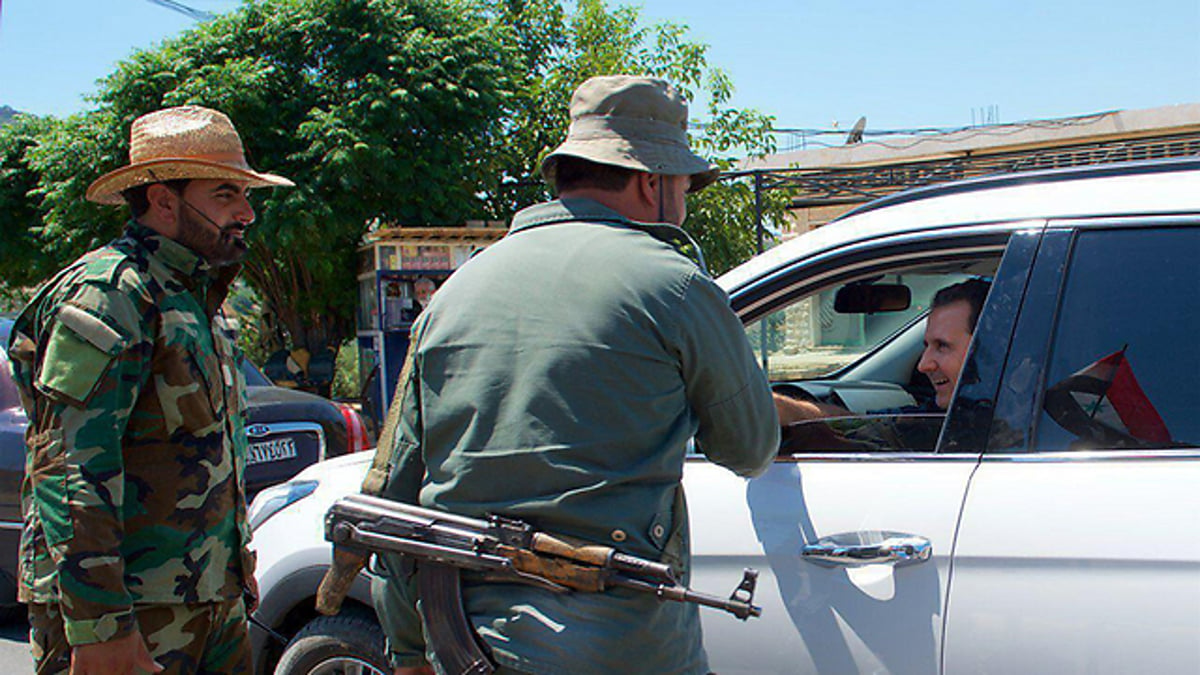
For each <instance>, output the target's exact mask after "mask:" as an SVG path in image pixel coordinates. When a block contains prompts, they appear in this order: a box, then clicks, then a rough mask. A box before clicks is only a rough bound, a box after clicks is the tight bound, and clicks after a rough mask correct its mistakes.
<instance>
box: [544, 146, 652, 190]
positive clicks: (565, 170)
mask: <svg viewBox="0 0 1200 675" xmlns="http://www.w3.org/2000/svg"><path fill="white" fill-rule="evenodd" d="M635 174H637V169H626V168H625V167H622V166H613V165H611V164H599V163H597V162H593V161H591V160H587V159H583V158H582V157H572V156H570V155H563V156H560V157H557V158H555V160H554V191H555V192H556V193H557V194H562V193H563V192H567V191H570V190H579V189H584V188H593V189H596V190H604V191H606V192H620V191H621V190H624V189H625V186H627V185H629V181H631V180H633V177H634V175H635Z"/></svg>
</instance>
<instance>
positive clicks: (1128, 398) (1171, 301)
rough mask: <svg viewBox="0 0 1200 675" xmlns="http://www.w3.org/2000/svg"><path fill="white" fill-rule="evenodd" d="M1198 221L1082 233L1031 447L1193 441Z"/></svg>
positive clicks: (1196, 425)
mask: <svg viewBox="0 0 1200 675" xmlns="http://www.w3.org/2000/svg"><path fill="white" fill-rule="evenodd" d="M1198 259H1200V228H1195V227H1186V228H1184V227H1179V228H1161V229H1136V230H1099V231H1090V232H1083V233H1081V234H1080V235H1079V237H1078V239H1077V240H1076V242H1075V247H1074V250H1073V252H1072V256H1071V261H1070V267H1069V268H1068V272H1067V280H1066V286H1065V288H1064V289H1063V294H1062V297H1063V300H1062V306H1061V311H1060V314H1059V319H1058V325H1057V327H1056V330H1055V337H1054V345H1053V350H1052V352H1051V359H1050V364H1049V371H1048V376H1047V379H1046V391H1045V394H1044V401H1043V406H1042V407H1043V412H1042V419H1041V421H1040V423H1039V425H1038V449H1039V450H1042V451H1047V450H1096V449H1120V448H1125V449H1129V448H1174V447H1195V446H1196V445H1197V444H1200V415H1197V414H1196V410H1197V408H1198V407H1200V392H1198V391H1197V389H1196V385H1197V382H1198V381H1200V348H1197V346H1196V344H1197V343H1196V336H1197V335H1200V312H1197V311H1196V310H1195V305H1196V298H1197V297H1200V265H1197V260H1198Z"/></svg>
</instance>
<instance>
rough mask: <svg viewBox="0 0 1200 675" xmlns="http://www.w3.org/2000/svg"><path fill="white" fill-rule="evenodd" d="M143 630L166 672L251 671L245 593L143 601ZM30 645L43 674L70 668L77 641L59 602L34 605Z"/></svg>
mask: <svg viewBox="0 0 1200 675" xmlns="http://www.w3.org/2000/svg"><path fill="white" fill-rule="evenodd" d="M134 615H135V617H136V619H137V624H138V630H140V631H141V633H142V638H143V639H145V640H146V646H147V647H148V648H149V650H150V655H151V656H152V657H154V660H155V661H157V662H158V663H159V664H161V665H162V666H163V675H199V674H201V673H212V674H213V675H217V674H220V675H235V674H241V673H247V674H248V673H249V672H250V669H251V665H250V639H249V635H248V633H247V629H246V607H245V605H244V604H243V603H242V600H241V599H240V598H239V599H237V600H229V601H226V602H205V603H196V604H180V605H137V606H135V607H134ZM29 645H30V648H31V649H32V650H33V663H34V668H35V670H36V672H37V675H50V674H51V673H55V674H57V673H66V672H68V671H69V670H70V668H71V646H70V645H68V644H67V636H66V633H65V631H64V629H63V621H62V615H61V614H60V613H59V610H58V605H50V604H31V605H29Z"/></svg>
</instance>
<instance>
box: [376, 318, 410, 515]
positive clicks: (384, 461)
mask: <svg viewBox="0 0 1200 675" xmlns="http://www.w3.org/2000/svg"><path fill="white" fill-rule="evenodd" d="M419 339H420V336H419V334H418V332H417V330H416V329H415V328H414V330H413V331H412V333H411V334H410V335H409V342H408V351H407V352H406V353H405V355H404V365H403V367H401V369H400V377H399V378H397V380H396V389H395V392H394V393H393V394H392V404H391V405H390V406H388V411H387V417H385V418H384V421H383V428H382V429H381V430H380V433H379V442H378V443H377V444H376V446H375V457H374V458H373V459H372V461H371V468H370V469H368V470H367V475H366V477H365V478H364V479H363V484H362V493H363V494H366V495H371V496H374V497H378V496H380V495H382V494H383V488H384V485H385V484H386V483H387V479H388V474H389V473H390V472H391V470H392V463H393V461H394V460H395V458H394V457H393V456H392V453H394V452H395V451H396V448H395V445H396V427H398V426H399V425H400V415H401V409H402V408H404V397H405V396H406V395H407V394H408V391H407V389H406V387H407V386H408V380H409V377H411V375H412V369H413V362H414V361H415V360H416V357H417V341H418V340H419ZM380 377H381V378H382V377H385V376H384V375H383V374H382V373H380Z"/></svg>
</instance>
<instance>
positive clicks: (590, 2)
mask: <svg viewBox="0 0 1200 675" xmlns="http://www.w3.org/2000/svg"><path fill="white" fill-rule="evenodd" d="M706 58H707V47H706V46H705V45H702V44H698V43H695V42H692V41H690V40H689V39H688V36H687V29H686V28H685V27H683V26H681V25H677V24H671V23H665V24H660V25H656V26H643V25H642V24H641V21H640V14H639V11H638V10H637V9H635V8H632V7H624V6H619V7H616V8H615V9H610V8H609V7H608V6H607V5H606V4H605V3H604V2H603V0H579V1H578V2H576V3H575V4H574V6H573V8H572V9H571V10H570V11H567V10H566V9H565V8H564V6H563V4H562V3H561V0H248V1H247V2H246V3H245V4H244V5H243V6H242V7H241V8H240V9H238V10H237V11H234V12H232V13H230V14H227V15H223V16H220V17H218V18H216V19H215V20H213V21H210V22H208V23H205V24H202V25H199V26H198V27H196V28H195V29H193V30H190V31H187V32H185V33H183V34H181V35H180V36H178V37H177V38H175V39H171V40H168V41H166V42H164V43H162V44H161V45H159V46H158V47H156V48H154V49H151V50H147V51H143V52H139V53H136V54H134V55H133V56H132V57H131V58H129V59H128V60H126V61H124V62H122V63H121V64H119V65H118V66H117V68H116V70H115V71H114V72H113V73H112V74H111V75H110V76H109V77H107V78H106V79H104V80H103V81H102V82H101V83H100V88H99V92H98V93H97V95H96V96H95V98H94V104H95V108H94V109H93V110H92V111H90V112H88V113H85V114H81V115H76V116H72V117H69V118H66V119H51V118H46V119H36V118H23V119H21V120H19V121H17V122H15V123H13V124H10V125H8V126H6V127H3V128H0V179H2V180H0V236H3V237H4V241H5V244H4V248H3V251H2V252H0V272H2V273H3V276H0V291H2V289H4V288H8V289H10V290H11V289H13V288H26V287H28V286H30V285H32V284H34V283H36V282H37V281H39V280H41V279H43V278H45V277H46V276H47V275H48V274H49V273H50V272H52V271H53V270H54V269H55V268H56V267H58V266H61V265H62V264H65V263H66V262H68V261H69V260H71V259H72V258H74V257H76V256H78V255H80V254H81V253H83V252H84V251H86V250H88V249H90V248H93V247H95V246H98V245H100V244H102V243H103V242H105V241H107V240H109V239H111V238H112V237H113V236H115V235H116V234H117V233H118V232H119V231H120V228H121V226H122V224H123V222H124V221H125V219H126V218H127V215H126V214H125V213H124V212H123V211H121V210H119V209H115V208H112V207H104V206H98V205H95V204H91V203H90V202H87V201H85V200H84V197H83V196H84V192H85V190H86V188H87V186H88V185H89V184H90V183H91V182H92V181H93V180H94V179H95V178H96V177H98V176H99V175H101V174H102V173H104V172H105V171H108V170H111V169H114V168H116V167H118V166H121V165H123V164H125V163H126V158H127V156H128V145H127V144H128V129H129V125H130V124H131V122H132V121H133V120H134V119H135V118H136V117H138V116H139V115H142V114H144V113H146V112H148V111H151V110H154V109H157V108H160V107H163V106H170V105H182V104H200V105H206V106H210V107H213V108H217V109H219V110H222V111H224V112H225V113H226V114H228V115H229V116H230V117H231V118H232V119H233V121H234V123H235V124H236V125H237V127H238V129H239V131H240V132H241V135H242V137H243V140H244V142H245V145H246V149H247V154H248V156H249V158H250V163H251V164H252V165H253V166H255V167H258V168H261V169H264V170H268V171H272V172H275V173H279V174H282V175H284V176H287V177H289V178H291V179H293V180H294V181H295V182H296V184H297V187H296V188H291V189H275V190H264V191H261V193H259V194H257V195H256V197H255V198H256V200H257V203H256V208H257V210H258V215H259V219H258V223H257V224H256V226H255V227H253V228H251V230H250V231H249V234H248V239H249V241H250V244H251V248H250V254H249V256H248V258H247V265H246V270H245V273H244V275H245V278H246V279H247V281H248V282H249V284H250V285H251V286H252V287H253V289H254V290H255V291H256V293H257V296H258V298H259V299H260V300H261V307H262V310H263V316H262V317H260V320H259V321H258V322H257V328H258V329H259V330H260V331H264V332H265V333H266V334H267V337H268V342H269V341H270V338H273V337H275V334H279V335H280V337H282V334H284V333H286V334H287V339H284V340H283V341H282V342H281V343H280V344H278V345H277V346H278V347H284V346H286V347H304V348H307V349H308V350H309V351H310V352H312V353H316V352H317V351H318V350H321V349H324V348H326V347H327V346H335V345H336V344H338V343H339V342H340V341H341V340H342V339H343V338H345V337H347V336H349V335H351V334H352V332H353V311H354V307H355V306H356V297H355V296H356V291H357V287H356V283H355V276H356V272H357V271H358V270H357V266H356V255H355V253H356V249H357V247H358V246H359V245H360V243H361V241H362V238H363V236H364V234H365V233H366V232H367V231H368V229H369V228H370V227H372V225H373V224H374V223H388V224H390V225H436V224H454V223H461V222H462V221H464V220H466V219H468V218H480V217H485V218H499V219H505V218H508V217H510V216H511V215H512V213H513V212H515V211H516V210H518V209H519V208H523V207H525V206H527V205H529V204H532V203H535V202H538V201H542V200H544V199H546V198H548V197H549V196H550V195H549V192H548V189H547V187H546V185H545V184H544V183H543V181H542V180H541V177H540V175H539V173H538V167H539V164H540V161H541V158H542V157H543V156H545V154H546V153H548V152H549V151H550V150H551V149H552V148H553V147H555V146H556V145H557V144H558V143H560V142H561V141H562V139H563V137H564V136H565V133H566V128H567V122H568V120H567V105H568V102H569V100H570V96H571V92H572V91H573V90H574V89H575V88H576V87H577V86H578V85H579V84H580V83H582V82H583V81H584V80H585V79H587V78H589V77H592V76H594V75H603V74H617V73H641V74H650V75H655V76H660V77H664V78H666V79H668V80H670V81H671V82H672V83H674V84H675V85H676V86H679V87H680V88H682V89H683V90H684V91H685V92H686V93H687V94H688V95H689V98H691V99H692V100H693V104H692V117H693V118H703V119H705V120H706V123H705V125H704V126H703V127H702V128H700V129H694V130H693V147H694V148H696V149H697V150H698V151H699V152H700V153H701V154H704V155H706V156H709V157H712V158H713V159H714V160H716V161H717V162H718V164H720V165H721V166H722V168H729V167H731V166H732V164H733V161H734V159H733V158H734V157H735V156H744V155H746V154H751V155H753V154H762V153H766V152H770V151H772V150H773V147H772V144H771V136H770V134H769V133H768V132H769V126H770V123H771V121H772V120H771V118H769V117H767V116H765V115H763V114H761V113H758V112H755V111H749V110H740V109H736V108H733V107H732V106H731V105H730V99H731V96H732V91H733V89H732V84H731V82H730V81H729V78H728V77H727V76H726V75H725V74H724V73H723V72H722V71H720V70H718V69H715V68H712V67H710V66H709V65H708V63H707V60H706ZM753 205H754V195H753V191H752V189H750V188H749V187H748V186H747V185H746V184H744V183H737V182H723V183H720V184H717V185H715V186H713V187H710V188H708V189H707V190H705V191H703V192H702V193H700V194H699V195H694V196H692V197H691V198H690V203H689V209H690V211H691V212H692V215H691V217H690V218H689V222H688V224H687V227H688V229H689V230H690V231H691V232H692V233H693V235H694V236H696V237H697V239H698V240H699V242H700V243H701V246H702V247H703V248H704V249H705V251H706V253H707V257H708V259H709V264H710V267H712V268H713V270H714V272H721V271H723V270H725V269H728V268H729V267H732V266H733V265H734V264H736V263H738V262H740V261H741V260H744V259H745V258H747V257H749V255H750V254H752V253H753V252H754V246H755V236H754V227H753V225H754V208H753ZM766 206H767V208H766V213H767V217H768V218H771V217H773V216H774V217H778V214H779V213H781V211H782V201H781V199H780V198H779V197H778V196H772V197H770V198H769V199H768V200H767V205H766Z"/></svg>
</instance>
